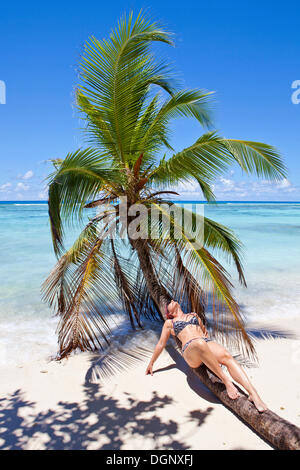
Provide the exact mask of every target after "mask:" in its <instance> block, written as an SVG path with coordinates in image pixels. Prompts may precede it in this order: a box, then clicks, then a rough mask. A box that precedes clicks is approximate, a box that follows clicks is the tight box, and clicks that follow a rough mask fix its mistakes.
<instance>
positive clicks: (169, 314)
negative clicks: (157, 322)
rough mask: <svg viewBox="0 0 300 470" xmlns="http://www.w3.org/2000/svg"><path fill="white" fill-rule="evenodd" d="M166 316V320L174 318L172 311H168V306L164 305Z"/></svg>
mask: <svg viewBox="0 0 300 470" xmlns="http://www.w3.org/2000/svg"><path fill="white" fill-rule="evenodd" d="M166 317H167V319H168V320H172V319H173V318H174V315H172V313H169V312H168V306H167V305H166Z"/></svg>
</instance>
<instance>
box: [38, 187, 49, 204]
mask: <svg viewBox="0 0 300 470" xmlns="http://www.w3.org/2000/svg"><path fill="white" fill-rule="evenodd" d="M38 196H39V199H42V200H43V201H44V200H45V199H48V186H46V187H45V188H43V189H42V191H40V192H39V195H38Z"/></svg>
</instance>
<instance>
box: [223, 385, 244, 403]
mask: <svg viewBox="0 0 300 470" xmlns="http://www.w3.org/2000/svg"><path fill="white" fill-rule="evenodd" d="M225 387H226V391H227V393H228V396H229V398H231V400H236V399H237V398H238V397H239V396H240V394H239V392H238V390H237V389H236V387H235V386H234V385H233V383H232V382H226V383H225Z"/></svg>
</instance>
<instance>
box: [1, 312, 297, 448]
mask: <svg viewBox="0 0 300 470" xmlns="http://www.w3.org/2000/svg"><path fill="white" fill-rule="evenodd" d="M255 330H256V332H257V333H256V336H257V339H256V348H257V353H258V356H259V361H260V364H259V367H258V368H249V369H247V372H248V374H249V375H250V377H251V378H252V380H253V382H254V384H255V385H256V387H257V389H258V391H259V392H260V393H261V396H262V398H263V399H264V400H265V401H266V403H267V404H268V406H269V407H270V408H271V409H272V410H273V411H274V412H276V413H277V414H279V415H280V416H282V417H283V418H285V419H287V420H289V421H291V422H293V423H294V424H296V425H298V426H300V387H299V384H300V319H291V320H289V321H284V322H282V321H277V322H276V323H272V325H270V324H266V323H264V324H263V325H259V326H258V325H255ZM262 331H265V332H269V334H270V333H272V338H269V339H266V338H263V337H262V333H261V332H262ZM149 336H150V338H151V339H150V343H151V342H152V343H153V346H154V344H155V338H156V337H155V335H154V334H153V335H152V336H151V334H150V335H149ZM170 353H171V354H170ZM98 362H99V357H98V356H97V355H96V354H88V353H84V354H78V355H76V356H73V357H71V358H69V359H68V360H63V361H62V362H54V361H52V362H49V361H47V360H45V361H32V362H31V363H26V364H23V365H22V364H20V365H19V366H17V367H10V368H5V367H2V368H1V378H2V380H1V401H0V421H1V425H0V426H1V436H0V448H2V449H130V450H132V449H241V450H242V449H271V446H269V445H268V443H266V442H264V441H263V440H262V439H261V438H260V437H258V436H257V435H256V434H255V433H254V432H253V431H252V430H251V429H249V428H248V427H247V426H246V425H245V424H244V423H242V422H241V421H240V420H239V419H238V418H237V417H236V416H234V415H233V414H232V413H231V412H230V411H229V410H228V409H226V408H225V407H224V406H223V405H222V403H220V402H219V401H218V399H216V398H215V397H214V396H213V395H212V394H211V392H210V391H208V390H207V389H206V387H204V386H203V385H202V384H201V382H200V380H199V379H198V378H197V377H196V376H194V374H193V372H191V371H189V369H188V367H187V366H186V365H185V362H184V360H183V359H182V358H181V357H180V356H179V354H178V353H177V352H174V350H173V348H172V347H171V348H169V350H168V351H164V352H163V353H162V355H161V356H160V357H159V359H158V361H157V362H156V364H155V368H154V369H155V371H156V372H155V374H154V376H153V377H151V376H145V367H146V365H147V359H144V360H142V361H140V362H135V363H134V364H133V365H132V366H131V367H129V368H128V370H124V371H119V372H117V373H115V374H114V375H113V376H110V377H107V378H105V377H104V378H101V379H100V383H93V382H95V380H94V379H93V377H94V372H95V370H97V363H98ZM98 382H99V379H98Z"/></svg>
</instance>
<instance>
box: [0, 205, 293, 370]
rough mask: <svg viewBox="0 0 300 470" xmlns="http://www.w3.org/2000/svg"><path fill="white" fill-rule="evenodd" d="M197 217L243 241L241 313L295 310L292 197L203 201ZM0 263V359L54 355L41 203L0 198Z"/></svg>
mask: <svg viewBox="0 0 300 470" xmlns="http://www.w3.org/2000/svg"><path fill="white" fill-rule="evenodd" d="M205 215H207V216H208V217H210V218H213V219H214V220H216V221H218V222H220V223H223V224H225V225H227V226H229V227H231V228H232V229H234V230H235V232H236V233H237V235H238V236H239V237H240V238H241V240H242V241H243V243H244V253H245V256H244V265H245V272H246V278H247V282H248V289H245V288H241V287H239V286H238V284H237V283H236V282H235V284H236V285H237V289H236V298H237V299H238V301H239V303H240V304H241V307H242V310H243V312H244V314H245V315H246V316H247V318H248V319H249V320H262V321H268V322H272V321H273V320H274V321H275V320H276V319H277V318H293V317H296V316H299V315H300V269H299V268H300V203H257V202H256V203H222V204H218V205H214V206H211V205H209V206H207V205H205ZM0 263H1V269H0V365H4V364H21V363H23V362H26V361H29V360H31V359H38V358H42V357H47V356H50V355H52V354H54V353H55V352H56V336H55V327H56V322H57V320H56V319H55V318H54V317H53V316H52V312H51V311H50V310H49V309H48V307H47V306H46V305H44V304H43V303H42V301H41V298H40V286H41V283H42V281H43V280H44V279H45V277H46V276H47V274H48V273H49V271H50V269H51V267H52V266H53V265H54V263H55V257H54V255H53V252H52V248H51V239H50V233H49V222H48V213H47V205H46V204H43V203H39V204H34V203H30V202H28V203H9V204H8V203H0ZM234 280H235V278H234Z"/></svg>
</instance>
